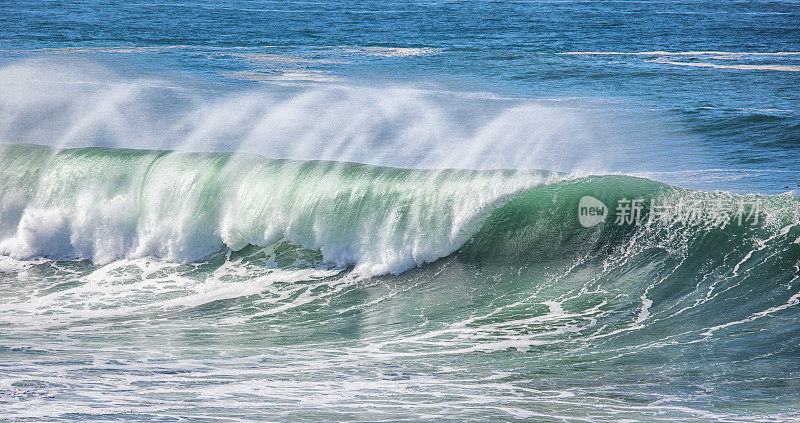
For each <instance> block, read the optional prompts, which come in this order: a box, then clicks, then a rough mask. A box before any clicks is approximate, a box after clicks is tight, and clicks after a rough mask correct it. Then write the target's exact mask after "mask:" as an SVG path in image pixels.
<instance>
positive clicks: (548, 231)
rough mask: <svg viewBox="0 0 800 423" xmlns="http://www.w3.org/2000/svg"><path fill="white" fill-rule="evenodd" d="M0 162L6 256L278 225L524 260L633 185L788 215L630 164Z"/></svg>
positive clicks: (778, 222)
mask: <svg viewBox="0 0 800 423" xmlns="http://www.w3.org/2000/svg"><path fill="white" fill-rule="evenodd" d="M0 162H2V171H0V188H1V190H0V239H1V240H0V253H2V254H5V255H9V256H11V257H14V258H18V259H29V258H35V257H49V258H54V259H90V260H93V261H95V262H98V263H108V262H111V261H114V260H119V259H123V258H138V257H155V258H160V259H166V260H171V261H177V262H189V261H194V260H198V259H202V258H204V257H206V256H208V255H210V254H213V253H215V252H218V251H219V250H220V249H223V248H225V249H230V250H234V251H236V250H241V249H242V248H244V247H246V246H248V245H256V246H268V245H271V244H273V243H275V242H277V241H278V240H280V239H287V240H288V241H289V242H291V243H293V244H297V245H300V246H302V247H304V248H306V249H308V250H315V251H319V252H320V253H321V254H322V259H323V261H324V262H326V263H330V264H332V265H334V266H336V267H339V268H344V267H347V266H353V267H354V271H355V272H356V273H359V274H364V275H377V274H384V273H399V272H402V271H405V270H407V269H409V268H412V267H415V266H419V265H422V264H425V263H430V262H433V261H436V260H437V259H439V258H442V257H445V256H448V255H451V254H453V253H454V252H456V251H461V253H460V254H462V256H463V257H467V256H470V255H472V256H475V257H477V258H479V259H480V258H481V257H486V256H492V257H495V258H497V260H500V261H504V262H507V261H509V260H510V261H515V260H522V261H523V262H524V261H525V260H529V259H530V258H531V257H534V258H535V257H539V256H540V255H541V254H542V253H545V252H547V251H550V252H551V253H553V254H562V252H563V251H562V250H560V249H553V247H554V242H556V240H559V239H561V240H562V241H564V240H574V238H575V237H578V238H580V237H587V236H588V237H601V238H603V237H608V236H610V235H608V234H613V233H616V232H615V231H619V230H620V229H619V228H614V227H613V225H610V224H609V225H608V227H607V229H604V231H606V232H603V233H602V234H601V233H598V232H597V231H596V230H589V229H587V228H582V227H580V225H578V219H577V214H576V213H577V205H578V200H579V199H580V198H582V197H583V196H585V195H594V196H597V197H598V198H599V199H601V200H602V201H604V203H605V204H609V205H610V206H609V207H613V206H614V205H615V204H616V202H618V201H619V200H620V199H623V198H639V197H641V198H645V197H646V198H661V197H663V196H679V197H680V198H694V199H697V198H701V199H705V203H703V207H706V208H707V207H710V206H712V205H714V204H716V202H717V200H720V201H721V200H725V201H728V202H730V201H733V200H735V199H744V198H749V199H750V200H748V201H754V199H758V201H759V202H761V203H763V204H761V205H760V207H762V211H763V212H764V213H766V215H765V216H766V217H763V218H762V219H766V221H769V222H772V223H771V224H772V225H773V226H774V227H775V228H778V229H780V228H783V227H785V226H786V225H790V224H793V223H792V222H795V223H796V220H797V218H798V215H800V203H799V202H798V201H797V199H796V197H793V196H788V197H787V196H777V197H775V196H773V197H767V196H760V197H754V196H750V197H747V196H734V195H732V194H714V193H705V194H704V193H701V192H694V191H684V190H680V189H677V188H674V187H670V186H669V185H665V184H662V183H657V182H654V181H649V180H646V179H639V178H633V177H628V176H601V177H584V178H573V177H567V175H564V174H559V173H554V172H545V171H538V172H534V171H511V170H485V171H471V170H409V169H399V168H388V167H376V166H367V165H360V164H355V163H343V162H326V161H293V160H275V159H267V158H264V157H261V156H256V155H247V154H236V153H216V154H213V153H207V154H202V153H180V152H170V151H147V150H124V149H105V148H79V149H63V150H57V149H56V150H54V149H51V148H48V147H41V146H35V145H26V144H8V145H4V146H2V149H0ZM695 202H696V201H695ZM704 213H709V212H708V211H705V212H704ZM770 219H771V220H770ZM792 219H794V220H792ZM763 222H764V221H762V223H763ZM770 227H771V226H763V225H760V226H759V228H760V230H769V228H770ZM673 229H674V228H673ZM673 229H670V230H673ZM701 229H702V228H699V229H698V228H688V229H686V228H684V229H680V230H679V232H681V233H683V232H684V231H689V233H690V235H691V231H700V230H701ZM676 230H677V229H676ZM648 231H650V232H652V231H653V229H650V228H648V229H647V230H644V232H646V233H650V232H648ZM636 232H637V231H636V230H626V231H623V233H625V234H633V233H636ZM698 233H699V232H698ZM615 236H616V235H615ZM626 236H627V235H626ZM584 241H586V240H584ZM564 242H572V241H564ZM595 243H596V242H595V241H592V242H589V243H586V244H585V245H587V246H591V245H595ZM565 248H566V247H565ZM566 249H567V250H570V251H577V250H576V247H575V246H572V247H569V248H566Z"/></svg>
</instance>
